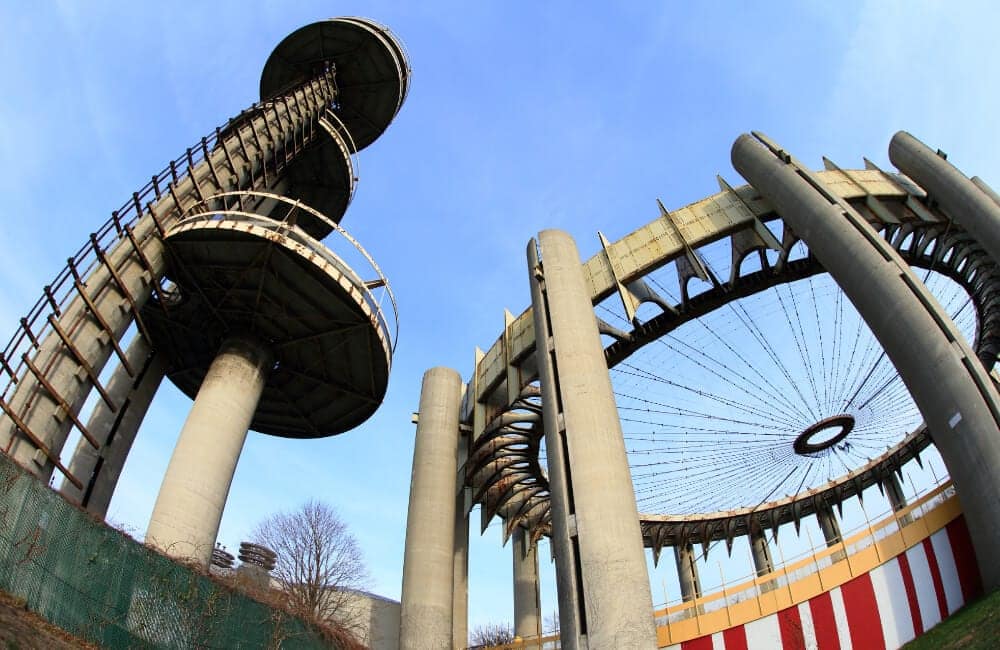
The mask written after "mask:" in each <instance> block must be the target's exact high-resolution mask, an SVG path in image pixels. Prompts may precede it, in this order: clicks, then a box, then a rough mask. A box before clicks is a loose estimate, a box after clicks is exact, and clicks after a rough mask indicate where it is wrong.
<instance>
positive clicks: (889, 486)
mask: <svg viewBox="0 0 1000 650" xmlns="http://www.w3.org/2000/svg"><path fill="white" fill-rule="evenodd" d="M882 485H883V487H884V488H885V496H886V497H887V498H888V499H889V505H890V506H892V509H893V511H894V512H895V511H898V510H902V509H903V508H905V507H906V506H907V503H906V495H905V494H904V493H903V486H902V485H901V484H900V483H899V477H898V476H896V473H895V472H889V475H888V476H886V477H885V478H884V479H882Z"/></svg>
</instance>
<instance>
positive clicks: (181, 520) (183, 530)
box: [146, 337, 271, 567]
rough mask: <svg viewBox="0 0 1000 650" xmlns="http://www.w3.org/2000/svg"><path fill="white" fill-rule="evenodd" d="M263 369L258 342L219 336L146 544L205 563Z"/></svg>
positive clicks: (267, 364)
mask: <svg viewBox="0 0 1000 650" xmlns="http://www.w3.org/2000/svg"><path fill="white" fill-rule="evenodd" d="M270 369H271V355H270V353H269V352H268V351H267V349H266V348H265V347H263V346H262V345H261V344H260V343H259V342H257V341H254V340H252V339H248V338H239V337H234V338H231V339H229V340H227V341H225V342H224V343H223V344H222V346H221V348H220V349H219V353H218V355H217V356H216V357H215V360H213V361H212V365H211V366H210V367H209V369H208V372H207V374H206V375H205V379H204V380H203V381H202V384H201V388H199V389H198V395H197V396H196V397H195V400H194V405H193V406H192V407H191V412H190V413H189V414H188V417H187V420H186V421H185V422H184V427H183V428H182V429H181V433H180V437H179V438H178V440H177V446H176V447H175V448H174V455H173V456H172V457H171V458H170V464H169V465H168V466H167V473H166V475H165V476H164V477H163V484H162V485H161V487H160V493H159V495H158V496H157V497H156V505H154V506H153V515H152V517H150V520H149V528H148V529H147V530H146V542H147V543H149V544H151V545H153V546H155V547H157V548H159V549H160V550H162V551H163V552H164V553H166V554H167V555H170V556H172V557H175V558H179V559H184V560H189V561H193V562H196V563H198V564H201V565H202V566H204V567H208V564H209V562H210V560H211V557H212V548H213V547H214V546H215V538H216V536H217V535H218V532H219V522H220V521H221V520H222V510H223V508H224V507H225V505H226V497H227V496H228V495H229V487H230V485H231V484H232V481H233V474H234V473H235V472H236V463H237V461H238V460H239V458H240V453H241V452H242V451H243V442H244V441H245V440H246V437H247V428H248V427H249V426H250V421H251V419H252V418H253V414H254V411H255V410H256V408H257V402H258V400H260V395H261V392H262V391H263V389H264V382H265V380H266V378H267V373H268V371H269V370H270Z"/></svg>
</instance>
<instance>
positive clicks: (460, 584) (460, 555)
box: [451, 435, 472, 649]
mask: <svg viewBox="0 0 1000 650" xmlns="http://www.w3.org/2000/svg"><path fill="white" fill-rule="evenodd" d="M468 458H469V436H467V435H461V436H460V438H459V443H458V468H459V469H458V474H459V476H461V475H462V473H463V472H464V469H465V462H466V461H467V460H468ZM460 482H461V481H459V480H456V486H457V485H458V483H460ZM463 483H464V482H463ZM469 492H470V488H467V487H461V488H459V489H458V494H457V495H456V497H455V554H454V563H453V572H454V580H453V584H454V587H453V588H452V594H453V596H452V615H451V630H452V632H451V638H452V642H453V644H454V647H455V648H456V649H464V648H465V647H466V646H468V645H469V515H468V514H467V511H466V506H467V505H468V504H467V500H469V499H471V496H472V495H471V494H469Z"/></svg>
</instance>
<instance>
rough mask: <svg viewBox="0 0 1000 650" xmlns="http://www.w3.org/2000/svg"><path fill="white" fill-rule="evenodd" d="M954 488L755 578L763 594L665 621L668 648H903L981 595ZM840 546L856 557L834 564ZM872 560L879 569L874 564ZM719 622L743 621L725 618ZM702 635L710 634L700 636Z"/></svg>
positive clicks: (660, 629) (662, 632)
mask: <svg viewBox="0 0 1000 650" xmlns="http://www.w3.org/2000/svg"><path fill="white" fill-rule="evenodd" d="M952 492H953V490H952V489H951V488H950V486H948V487H947V488H945V487H944V486H942V488H939V489H938V490H935V491H934V493H932V494H931V495H928V497H929V498H926V499H925V500H921V501H922V502H921V503H918V504H916V505H915V506H911V507H910V508H908V509H906V510H904V511H900V513H897V514H896V516H895V517H892V518H890V519H889V520H885V521H883V522H879V524H876V525H875V526H873V528H872V530H870V531H865V533H863V535H861V536H855V537H853V538H848V539H847V540H845V541H844V543H842V544H840V545H838V546H835V547H833V548H831V549H829V550H828V551H825V552H824V553H822V554H817V555H816V556H814V557H812V558H810V559H809V560H806V563H807V564H804V565H802V566H796V565H792V566H791V567H788V569H787V570H781V573H780V574H770V575H769V576H763V577H762V578H761V579H760V580H759V581H755V582H757V583H758V585H757V586H758V587H759V586H761V585H768V586H769V587H770V589H769V590H768V591H764V590H759V591H758V592H757V596H755V597H754V598H745V599H742V600H737V599H734V598H733V597H732V596H731V595H730V596H725V595H724V596H723V597H722V600H721V603H723V604H724V606H721V607H718V608H715V609H714V611H711V612H707V613H705V614H699V615H698V616H695V617H690V618H687V619H685V620H682V621H677V622H675V623H673V624H669V625H663V624H661V625H660V626H659V627H658V630H657V631H658V632H659V635H660V647H667V648H670V649H671V650H723V649H724V650H746V649H752V648H776V649H783V650H793V649H805V648H818V649H819V650H825V649H827V648H841V649H846V648H854V649H855V650H861V649H865V650H868V649H873V650H882V649H885V650H892V649H894V648H898V647H900V646H901V645H903V644H904V643H906V642H908V641H910V640H912V639H913V638H915V637H917V636H919V635H920V634H923V633H924V632H925V631H927V630H929V629H930V628H932V627H934V626H935V625H937V624H938V623H939V622H941V621H942V620H943V619H944V618H947V617H948V616H949V615H950V614H951V613H952V612H954V611H955V610H957V609H958V608H959V607H961V606H962V605H964V604H965V603H966V602H969V601H970V600H972V599H974V598H976V597H978V596H979V595H980V594H981V592H982V585H981V583H980V578H979V570H978V568H977V565H976V557H975V554H974V552H973V549H972V542H971V540H970V538H969V531H968V529H967V527H966V525H965V519H964V517H963V516H962V514H961V509H960V506H959V504H958V499H957V498H956V497H955V496H954V495H953V494H952ZM893 522H895V525H894V526H893V525H891V524H892V523H893ZM866 540H867V543H866ZM838 551H839V552H844V551H847V552H848V553H850V555H848V556H847V557H846V558H845V559H841V560H839V561H831V558H837V557H838V556H837V553H838ZM873 563H875V564H876V566H873V567H871V568H868V569H866V565H870V564H873ZM809 564H812V565H813V566H812V567H811V568H810V567H809ZM803 574H805V575H803ZM776 576H777V577H776ZM782 578H783V579H782ZM810 592H812V593H811V595H810ZM712 598H713V597H712V596H709V597H707V598H706V599H700V600H701V601H706V600H709V599H712ZM734 601H735V602H734ZM705 604H707V603H705ZM789 604H791V606H789ZM774 609H777V611H774V612H773V613H768V612H769V610H774ZM668 611H669V610H666V611H664V610H661V611H660V612H657V615H658V617H659V620H658V622H661V623H665V622H666V621H665V619H666V618H667V617H668V616H669V615H668V613H667V612H668ZM695 611H698V610H695ZM702 611H704V610H702ZM672 613H673V614H674V616H676V612H672ZM720 619H724V620H728V621H732V622H733V623H735V624H733V625H726V624H725V623H724V622H723V623H722V624H720ZM699 628H700V629H699ZM713 628H714V629H715V630H716V631H713ZM718 628H722V629H718ZM699 631H700V632H710V633H708V634H700V635H699V634H698V632H699ZM670 637H673V638H672V639H671V638H670ZM684 637H687V639H686V640H682V641H681V642H680V643H677V642H676V641H677V640H680V639H683V638H684Z"/></svg>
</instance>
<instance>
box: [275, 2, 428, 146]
mask: <svg viewBox="0 0 1000 650" xmlns="http://www.w3.org/2000/svg"><path fill="white" fill-rule="evenodd" d="M331 68H332V69H333V70H334V72H335V79H336V84H337V99H336V102H335V105H334V106H333V107H332V109H333V112H334V113H335V114H336V115H337V117H338V118H340V120H341V122H342V123H343V126H344V128H345V129H346V130H347V131H348V132H349V133H350V134H351V136H352V138H353V141H354V143H355V144H356V146H357V149H356V150H361V149H364V148H365V147H367V146H368V145H369V144H371V143H372V142H374V141H375V140H376V139H377V138H378V137H379V136H380V135H381V134H382V132H383V131H385V130H386V128H388V126H389V124H390V123H391V122H392V120H393V118H394V117H395V116H396V113H397V112H399V109H400V107H401V106H402V105H403V101H404V100H405V99H406V94H407V91H408V89H409V80H410V66H409V62H408V60H407V57H406V52H405V51H404V49H403V46H402V44H401V43H400V42H399V41H398V40H397V39H396V38H395V37H394V36H393V35H392V34H391V33H390V32H389V29H388V28H387V27H385V26H383V25H380V24H378V23H376V22H374V21H371V20H368V19H367V18H354V17H351V18H331V19H329V20H322V21H319V22H316V23H312V24H310V25H306V26H305V27H302V28H300V29H298V30H296V31H294V32H292V33H291V34H289V35H288V36H287V37H285V39H284V40H283V41H281V43H279V44H278V46H277V47H276V48H274V51H273V52H272V53H271V56H270V57H268V59H267V63H265V64H264V70H263V72H262V73H261V77H260V97H261V99H262V100H267V99H269V98H271V97H274V96H275V95H277V94H279V93H281V92H283V91H285V90H287V89H289V88H291V87H292V86H294V85H296V84H299V83H302V82H304V81H306V80H308V79H310V78H313V77H315V76H316V75H318V74H321V73H323V72H324V71H326V70H330V69H331Z"/></svg>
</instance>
